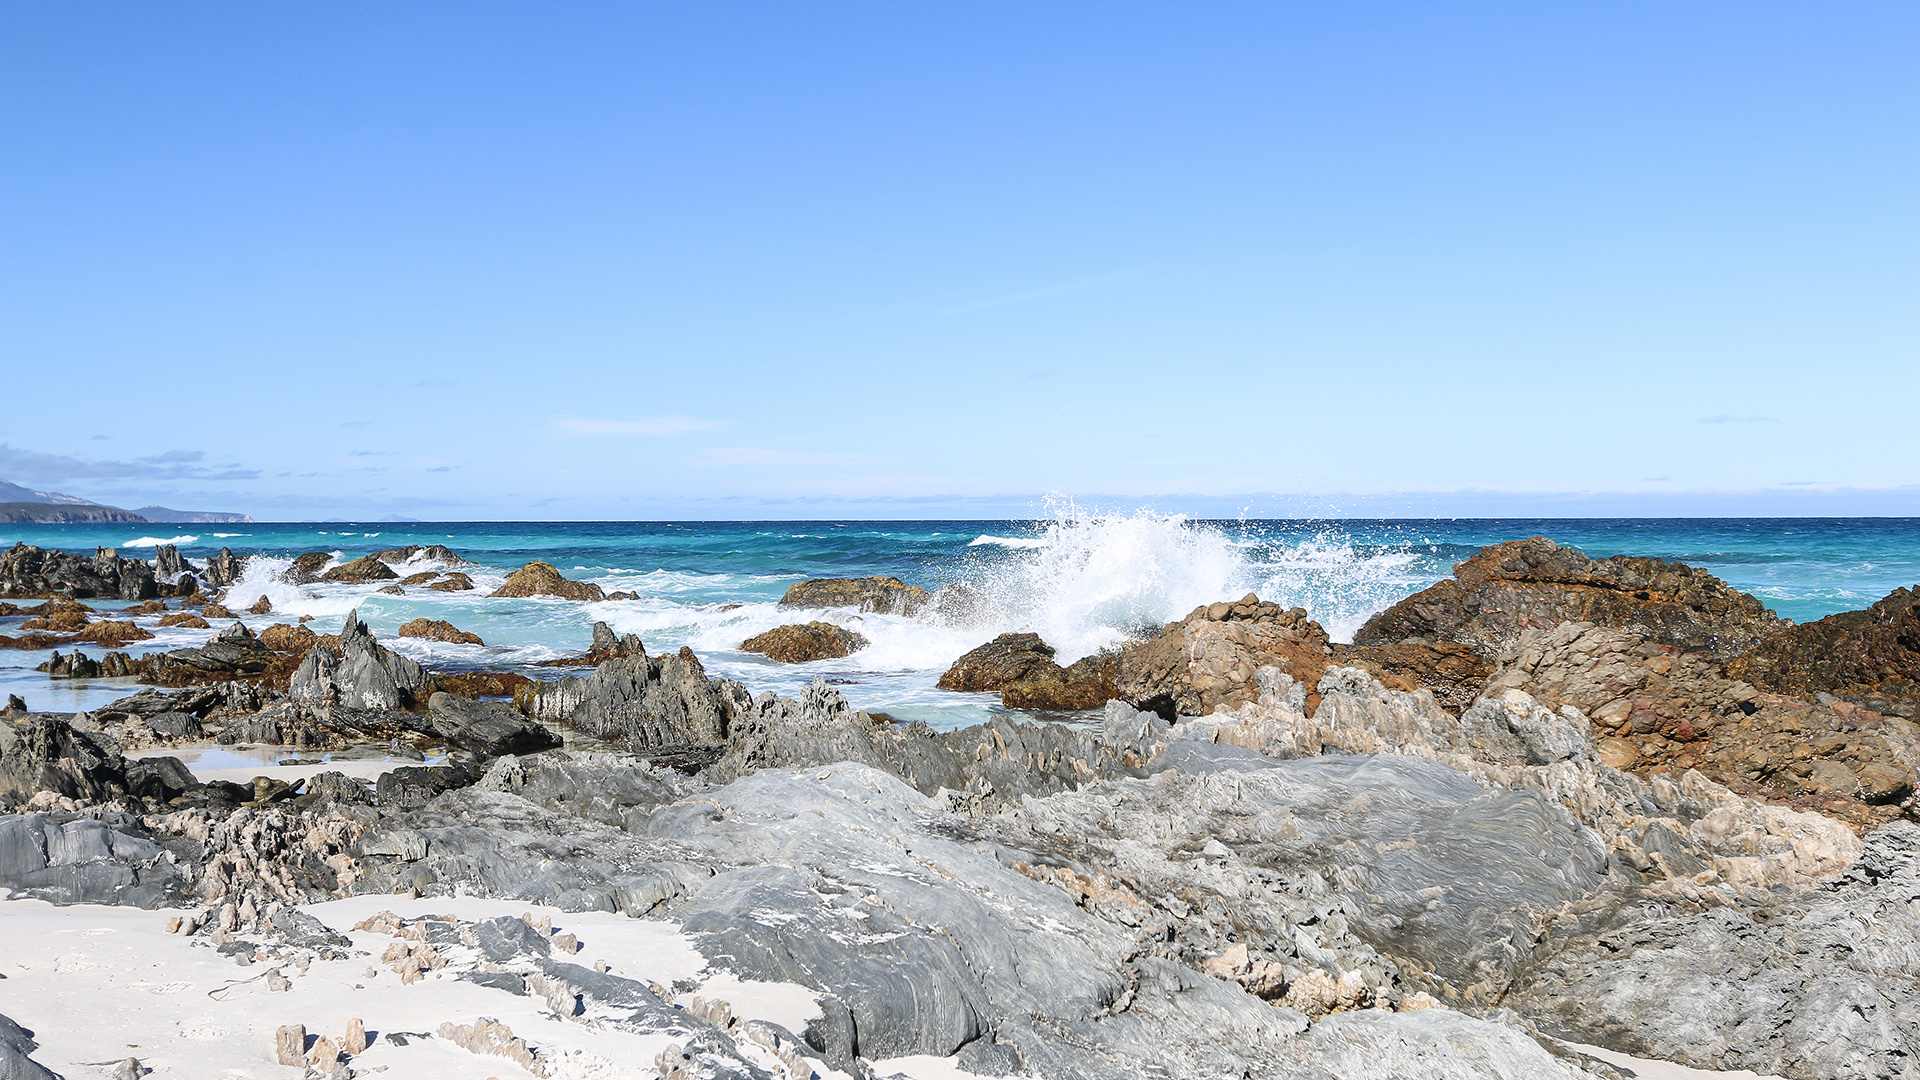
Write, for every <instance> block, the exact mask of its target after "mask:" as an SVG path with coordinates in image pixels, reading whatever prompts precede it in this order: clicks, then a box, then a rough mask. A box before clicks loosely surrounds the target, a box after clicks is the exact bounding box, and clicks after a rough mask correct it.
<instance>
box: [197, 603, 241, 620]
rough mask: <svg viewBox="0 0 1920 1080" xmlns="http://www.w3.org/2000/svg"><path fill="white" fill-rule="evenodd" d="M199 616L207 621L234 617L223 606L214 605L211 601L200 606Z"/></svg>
mask: <svg viewBox="0 0 1920 1080" xmlns="http://www.w3.org/2000/svg"><path fill="white" fill-rule="evenodd" d="M200 614H201V616H202V617H203V618H208V619H232V618H235V617H236V616H235V615H234V613H233V612H231V611H228V610H227V606H226V605H225V604H219V603H215V602H214V601H212V600H209V601H207V602H206V603H205V604H203V605H201V607H200Z"/></svg>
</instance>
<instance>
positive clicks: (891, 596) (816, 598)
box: [780, 577, 928, 615]
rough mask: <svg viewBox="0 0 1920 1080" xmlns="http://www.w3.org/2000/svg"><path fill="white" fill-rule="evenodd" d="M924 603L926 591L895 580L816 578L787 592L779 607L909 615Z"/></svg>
mask: <svg viewBox="0 0 1920 1080" xmlns="http://www.w3.org/2000/svg"><path fill="white" fill-rule="evenodd" d="M927 599H928V593H927V590H925V589H923V588H921V587H920V586H918V585H908V584H906V583H904V582H902V581H901V580H900V579H899V578H895V577H864V578H815V579H813V580H811V581H802V582H798V583H796V584H795V585H793V586H792V587H790V588H789V589H787V594H786V595H785V596H783V597H781V598H780V606H781V607H851V608H859V609H860V610H861V611H874V612H881V613H883V614H888V615H912V614H914V613H916V612H918V611H919V610H920V607H921V605H923V604H925V603H926V602H927Z"/></svg>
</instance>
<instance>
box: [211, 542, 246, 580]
mask: <svg viewBox="0 0 1920 1080" xmlns="http://www.w3.org/2000/svg"><path fill="white" fill-rule="evenodd" d="M246 569H247V560H246V558H245V557H244V556H239V555H235V554H234V553H233V551H232V550H231V549H229V548H224V547H223V548H221V549H220V553H219V554H218V555H215V556H213V557H212V558H210V559H208V560H207V569H206V575H207V584H208V585H211V586H213V587H214V588H216V589H224V588H226V587H227V586H229V585H231V584H233V583H234V582H236V581H239V580H240V575H242V574H244V573H246Z"/></svg>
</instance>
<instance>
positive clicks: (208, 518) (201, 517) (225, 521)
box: [135, 506, 253, 525]
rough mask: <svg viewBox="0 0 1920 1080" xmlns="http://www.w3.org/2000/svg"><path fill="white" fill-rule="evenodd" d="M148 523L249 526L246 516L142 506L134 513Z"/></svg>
mask: <svg viewBox="0 0 1920 1080" xmlns="http://www.w3.org/2000/svg"><path fill="white" fill-rule="evenodd" d="M135 513H137V514H139V515H140V516H141V517H143V518H146V519H147V520H148V521H156V522H160V523H162V524H166V525H251V524H253V518H251V517H249V516H248V515H246V514H226V513H221V512H220V511H218V510H169V509H167V508H166V507H164V506H143V507H141V508H140V509H139V510H137V511H135Z"/></svg>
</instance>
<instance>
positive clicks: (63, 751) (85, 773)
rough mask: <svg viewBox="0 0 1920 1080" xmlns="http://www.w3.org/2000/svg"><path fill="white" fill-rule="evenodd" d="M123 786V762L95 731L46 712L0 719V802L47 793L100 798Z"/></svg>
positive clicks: (20, 800) (123, 790)
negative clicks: (82, 728)
mask: <svg viewBox="0 0 1920 1080" xmlns="http://www.w3.org/2000/svg"><path fill="white" fill-rule="evenodd" d="M126 790H127V773H126V763H125V762H124V761H123V760H122V759H121V757H120V754H119V753H118V751H116V750H115V749H114V748H113V747H111V746H110V745H108V744H107V743H106V742H104V741H103V740H101V739H100V738H99V737H98V736H97V735H95V734H93V733H91V732H87V731H83V730H80V729H78V728H76V727H74V726H73V725H72V724H71V723H69V722H67V721H66V720H63V719H61V718H59V717H55V716H50V715H46V714H28V715H27V716H25V717H20V718H15V719H11V720H4V721H0V800H10V801H12V802H16V803H23V802H26V801H27V800H29V799H31V798H33V797H34V796H35V795H36V794H38V793H40V792H42V791H51V792H54V793H56V794H59V795H64V796H66V797H67V798H70V799H83V800H87V801H90V802H105V801H106V800H108V799H112V798H114V797H116V796H118V795H123V794H125V793H126Z"/></svg>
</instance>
